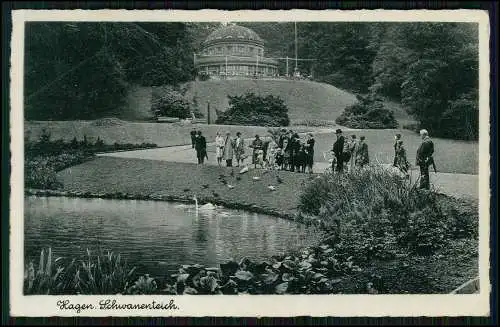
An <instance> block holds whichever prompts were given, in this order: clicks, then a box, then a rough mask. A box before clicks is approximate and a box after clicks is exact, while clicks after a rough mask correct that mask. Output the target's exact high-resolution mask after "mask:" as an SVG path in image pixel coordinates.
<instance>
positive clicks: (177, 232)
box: [24, 196, 317, 277]
mask: <svg viewBox="0 0 500 327" xmlns="http://www.w3.org/2000/svg"><path fill="white" fill-rule="evenodd" d="M24 216H25V218H24V219H25V222H24V230H25V232H24V238H25V240H24V244H25V257H26V259H27V260H26V262H28V260H34V261H35V262H37V260H38V258H39V255H40V251H41V249H42V248H45V249H46V248H48V247H51V248H52V251H53V253H54V256H55V257H58V256H62V257H77V256H81V255H85V254H86V251H87V249H89V250H90V251H92V252H93V253H95V252H96V251H97V250H104V251H108V250H109V251H112V252H114V253H120V254H121V255H122V258H125V259H126V260H127V262H128V263H129V264H130V265H131V266H135V267H137V270H138V272H140V273H148V274H150V275H152V276H157V277H159V276H164V275H165V274H166V273H172V272H175V271H177V270H178V268H179V267H180V265H182V264H194V263H199V264H204V265H210V266H216V265H217V264H218V263H222V262H225V261H227V260H229V259H235V260H238V261H239V260H240V259H241V258H243V257H245V256H246V257H248V258H251V259H265V258H268V257H270V256H271V255H275V254H279V253H283V252H285V251H287V250H290V249H293V248H296V247H297V246H300V245H308V244H311V242H314V240H315V239H317V235H315V234H314V232H313V231H312V230H310V229H308V228H306V227H304V226H303V225H300V224H297V223H295V222H293V221H288V220H285V219H281V218H275V217H271V216H267V215H261V214H254V213H248V212H244V211H238V210H228V209H219V208H218V209H216V210H214V211H203V210H200V211H198V214H197V213H196V209H195V206H194V204H192V205H191V204H180V203H172V202H159V201H136V200H103V199H82V198H66V197H36V196H27V197H25V204H24Z"/></svg>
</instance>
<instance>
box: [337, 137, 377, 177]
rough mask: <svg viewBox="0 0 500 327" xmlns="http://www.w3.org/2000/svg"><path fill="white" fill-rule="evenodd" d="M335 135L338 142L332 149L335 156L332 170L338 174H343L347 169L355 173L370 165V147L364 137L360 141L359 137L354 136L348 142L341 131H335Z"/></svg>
mask: <svg viewBox="0 0 500 327" xmlns="http://www.w3.org/2000/svg"><path fill="white" fill-rule="evenodd" d="M335 135H336V136H337V140H336V141H335V143H334V144H333V149H332V152H333V155H334V160H333V161H332V170H334V171H336V172H343V171H344V170H345V169H347V170H349V171H353V170H354V169H356V168H358V167H359V168H362V167H364V166H366V165H368V164H369V163H370V157H369V155H368V145H367V144H366V142H365V137H364V136H361V137H360V138H359V140H358V138H357V136H356V135H354V134H353V135H351V137H350V139H349V140H346V139H345V137H344V135H343V133H342V130H340V129H337V130H336V131H335Z"/></svg>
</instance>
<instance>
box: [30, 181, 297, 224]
mask: <svg viewBox="0 0 500 327" xmlns="http://www.w3.org/2000/svg"><path fill="white" fill-rule="evenodd" d="M24 194H25V195H35V196H45V197H51V196H61V197H70V198H87V199H109V200H111V199H113V200H143V201H164V202H184V203H186V202H192V200H191V198H190V197H188V196H176V195H161V194H131V193H123V192H115V193H94V192H78V191H59V190H51V189H33V188H28V189H25V191H24ZM208 202H210V203H213V204H215V205H219V206H222V207H224V208H226V209H234V210H245V211H248V212H252V213H259V214H264V215H269V216H273V217H278V218H283V219H287V220H293V221H296V217H297V214H291V213H285V212H282V211H280V210H278V209H273V208H269V207H260V206H258V205H256V204H251V205H250V204H241V203H237V202H231V201H225V200H220V199H213V198H199V199H198V203H199V204H205V203H208Z"/></svg>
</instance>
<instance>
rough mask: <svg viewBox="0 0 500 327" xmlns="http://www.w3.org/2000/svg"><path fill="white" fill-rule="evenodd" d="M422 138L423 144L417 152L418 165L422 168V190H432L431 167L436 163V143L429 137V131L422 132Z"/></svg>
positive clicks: (423, 130)
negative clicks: (434, 156)
mask: <svg viewBox="0 0 500 327" xmlns="http://www.w3.org/2000/svg"><path fill="white" fill-rule="evenodd" d="M420 136H421V137H422V144H420V147H419V148H418V150H417V160H416V164H417V166H419V167H420V188H421V189H427V190H428V189H430V181H429V166H431V165H432V164H433V163H434V158H433V156H432V155H433V154H434V143H433V142H432V140H431V138H430V137H429V133H428V132H427V130H425V129H422V130H420Z"/></svg>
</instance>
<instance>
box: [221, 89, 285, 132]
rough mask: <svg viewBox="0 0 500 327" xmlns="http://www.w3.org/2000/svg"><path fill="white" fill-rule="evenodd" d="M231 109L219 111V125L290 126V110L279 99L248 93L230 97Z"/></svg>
mask: <svg viewBox="0 0 500 327" xmlns="http://www.w3.org/2000/svg"><path fill="white" fill-rule="evenodd" d="M228 98H229V109H228V110H226V111H224V112H221V111H217V120H216V123H217V124H226V125H257V126H288V125H289V124H290V119H289V118H288V108H287V106H286V105H285V103H284V102H283V100H282V99H281V98H279V97H275V96H272V95H268V96H266V97H261V96H257V95H255V94H254V93H247V94H245V95H242V96H228Z"/></svg>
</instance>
